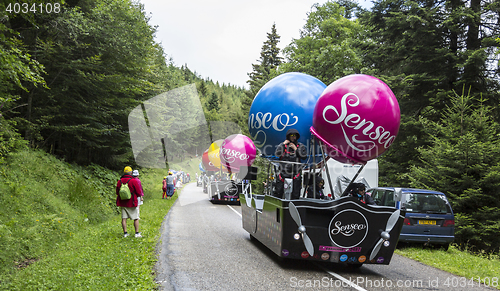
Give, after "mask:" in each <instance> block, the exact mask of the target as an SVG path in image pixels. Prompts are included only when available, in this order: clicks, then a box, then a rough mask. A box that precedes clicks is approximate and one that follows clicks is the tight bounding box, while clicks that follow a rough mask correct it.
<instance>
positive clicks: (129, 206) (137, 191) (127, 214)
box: [116, 166, 144, 237]
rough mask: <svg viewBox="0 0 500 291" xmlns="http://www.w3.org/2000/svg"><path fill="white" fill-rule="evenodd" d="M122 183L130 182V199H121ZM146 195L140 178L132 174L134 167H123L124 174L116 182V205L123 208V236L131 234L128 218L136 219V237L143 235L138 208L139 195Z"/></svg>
mask: <svg viewBox="0 0 500 291" xmlns="http://www.w3.org/2000/svg"><path fill="white" fill-rule="evenodd" d="M122 184H128V187H129V189H130V192H131V193H132V196H131V197H130V199H126V200H122V199H120V188H121V186H122ZM142 196H144V193H143V192H142V187H141V184H140V182H139V179H134V176H132V168H131V167H129V166H127V167H125V169H123V176H121V178H120V180H118V183H117V184H116V206H119V207H120V208H121V214H122V228H123V237H127V236H129V234H128V232H127V219H129V218H130V219H131V220H133V221H134V229H135V237H142V235H141V233H140V232H139V210H138V209H137V205H138V204H137V197H142Z"/></svg>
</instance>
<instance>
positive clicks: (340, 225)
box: [328, 209, 368, 248]
mask: <svg viewBox="0 0 500 291" xmlns="http://www.w3.org/2000/svg"><path fill="white" fill-rule="evenodd" d="M328 234H329V235H330V239H331V240H332V242H333V243H334V244H335V245H337V246H339V247H342V248H353V247H355V246H357V245H359V244H360V243H361V242H363V241H364V239H365V237H366V235H367V234H368V220H367V219H366V217H365V216H364V215H363V214H362V213H361V212H359V211H357V210H353V209H346V210H342V211H340V212H339V213H337V214H335V216H334V217H333V218H332V220H331V221H330V226H329V227H328Z"/></svg>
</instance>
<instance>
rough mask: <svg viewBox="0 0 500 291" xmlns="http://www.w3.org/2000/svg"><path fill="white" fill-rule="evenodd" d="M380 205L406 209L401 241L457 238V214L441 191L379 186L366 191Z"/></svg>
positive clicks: (444, 242)
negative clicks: (455, 215) (455, 214)
mask: <svg viewBox="0 0 500 291" xmlns="http://www.w3.org/2000/svg"><path fill="white" fill-rule="evenodd" d="M366 192H367V193H368V194H369V195H371V196H372V198H373V200H374V201H375V203H376V204H377V205H381V206H394V207H396V208H399V209H401V210H404V211H406V216H405V219H404V223H403V228H402V230H401V234H400V236H399V241H400V242H407V243H413V242H417V243H425V244H434V245H441V246H442V247H443V248H444V249H448V246H449V244H450V243H451V242H453V240H454V239H455V217H454V215H453V210H452V209H451V206H450V203H449V202H448V199H446V195H445V194H444V193H441V192H438V191H431V190H424V189H412V188H394V187H378V188H371V189H368V190H367V191H366Z"/></svg>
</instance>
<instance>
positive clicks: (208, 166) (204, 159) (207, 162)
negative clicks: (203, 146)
mask: <svg viewBox="0 0 500 291" xmlns="http://www.w3.org/2000/svg"><path fill="white" fill-rule="evenodd" d="M201 162H202V163H203V166H204V167H205V170H207V171H218V170H219V168H217V167H215V166H214V165H213V164H212V162H210V159H209V158H208V149H207V150H206V151H205V152H204V153H203V155H202V156H201Z"/></svg>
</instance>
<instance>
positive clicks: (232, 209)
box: [226, 204, 241, 218]
mask: <svg viewBox="0 0 500 291" xmlns="http://www.w3.org/2000/svg"><path fill="white" fill-rule="evenodd" d="M226 205H227V204H226ZM227 207H229V208H231V210H232V211H234V212H236V214H238V215H239V216H240V218H241V214H240V213H239V212H238V211H236V209H234V208H232V207H231V205H227Z"/></svg>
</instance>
